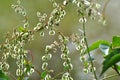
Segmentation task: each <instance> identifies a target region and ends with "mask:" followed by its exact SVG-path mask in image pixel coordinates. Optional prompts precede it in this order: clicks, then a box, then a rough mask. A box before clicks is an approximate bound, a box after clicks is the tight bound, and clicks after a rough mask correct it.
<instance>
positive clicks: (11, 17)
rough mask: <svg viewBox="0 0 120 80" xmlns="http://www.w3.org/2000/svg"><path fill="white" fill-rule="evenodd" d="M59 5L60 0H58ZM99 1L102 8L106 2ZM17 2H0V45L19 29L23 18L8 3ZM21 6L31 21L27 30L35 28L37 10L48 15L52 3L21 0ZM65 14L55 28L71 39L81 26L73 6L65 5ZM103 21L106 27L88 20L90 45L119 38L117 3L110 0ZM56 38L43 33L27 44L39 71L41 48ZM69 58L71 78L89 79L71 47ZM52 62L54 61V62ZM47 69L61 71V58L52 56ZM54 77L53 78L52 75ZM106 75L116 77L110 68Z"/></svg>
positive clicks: (36, 78)
mask: <svg viewBox="0 0 120 80" xmlns="http://www.w3.org/2000/svg"><path fill="white" fill-rule="evenodd" d="M57 1H58V2H60V3H62V1H63V0H57ZM96 1H98V2H99V3H100V4H101V5H102V7H101V10H102V8H103V5H104V4H105V1H106V0H96ZM14 3H16V0H1V1H0V43H3V42H4V40H5V38H4V36H5V34H6V33H7V32H8V31H10V32H12V30H13V28H16V27H19V26H22V18H21V16H19V15H18V14H16V13H15V12H14V10H12V9H11V4H14ZM22 5H23V6H24V8H25V9H26V11H27V14H28V19H29V22H30V28H33V27H35V26H36V24H37V22H38V18H37V16H36V12H37V11H40V12H42V13H47V14H50V12H51V11H52V9H53V8H52V3H50V2H49V0H23V1H22ZM66 12H67V15H66V16H65V18H64V19H63V20H62V21H61V23H60V26H59V27H57V29H58V30H59V31H61V32H62V33H64V35H67V36H70V35H71V34H72V33H76V32H78V33H79V31H78V28H82V26H81V25H80V23H79V22H78V20H79V16H78V15H77V10H76V9H75V7H74V6H73V5H68V7H67V8H66ZM106 20H107V24H106V25H105V26H103V25H102V23H99V22H98V19H96V20H95V21H91V20H89V19H88V22H87V25H86V29H87V36H88V42H89V44H91V43H92V42H94V41H96V40H99V39H104V40H108V41H111V39H112V36H114V35H120V0H111V1H110V3H109V4H108V6H107V8H106ZM55 39H57V36H48V32H46V34H45V37H40V36H39V34H36V36H35V39H34V41H32V42H31V43H29V44H26V49H29V50H31V51H32V52H33V56H34V62H33V64H34V65H35V66H36V68H37V69H38V70H40V71H41V63H42V62H41V56H42V55H43V54H44V48H45V45H46V44H51V43H52V42H53V41H54V40H55ZM70 48H71V54H70V57H71V58H72V63H73V65H74V70H73V71H72V76H73V77H74V80H92V79H90V78H89V77H90V75H86V74H84V73H83V71H82V68H83V64H82V63H80V61H79V57H78V56H79V55H78V54H76V53H77V52H75V51H74V48H73V47H72V46H71V45H70ZM58 53H59V52H58ZM94 53H99V54H95V59H96V61H95V66H96V67H97V73H98V74H99V73H100V71H101V67H102V65H101V63H102V61H103V58H102V56H101V53H100V51H99V50H97V51H96V52H94ZM98 56H99V57H98ZM53 61H54V62H53ZM9 62H10V63H11V68H10V70H11V71H10V72H11V73H13V74H15V70H14V68H15V65H12V64H14V63H13V62H14V61H13V60H11V61H9ZM50 64H51V65H50V68H53V69H55V72H54V74H56V73H59V72H60V71H62V62H61V60H60V55H58V54H55V55H54V58H53V59H52V61H51V62H50ZM54 74H53V75H54ZM107 74H115V72H114V71H113V70H111V69H109V70H108V71H107ZM39 79H40V78H39V76H38V74H37V73H35V74H33V75H32V76H31V80H39ZM107 80H120V78H119V77H115V78H110V79H107Z"/></svg>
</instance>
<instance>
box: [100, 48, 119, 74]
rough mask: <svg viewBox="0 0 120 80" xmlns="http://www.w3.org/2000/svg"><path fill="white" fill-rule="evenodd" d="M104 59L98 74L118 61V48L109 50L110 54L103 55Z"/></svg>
mask: <svg viewBox="0 0 120 80" xmlns="http://www.w3.org/2000/svg"><path fill="white" fill-rule="evenodd" d="M105 58H106V59H105V60H104V62H103V68H102V72H101V74H100V76H101V75H102V74H103V73H104V72H105V71H106V70H108V69H109V68H110V67H112V66H113V65H115V64H116V63H117V62H119V61H120V49H114V50H112V51H111V52H110V54H109V55H108V56H107V57H105Z"/></svg>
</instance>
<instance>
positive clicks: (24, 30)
mask: <svg viewBox="0 0 120 80" xmlns="http://www.w3.org/2000/svg"><path fill="white" fill-rule="evenodd" d="M19 31H20V32H27V30H26V29H25V28H24V27H19Z"/></svg>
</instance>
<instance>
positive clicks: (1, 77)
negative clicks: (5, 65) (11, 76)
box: [0, 70, 8, 80]
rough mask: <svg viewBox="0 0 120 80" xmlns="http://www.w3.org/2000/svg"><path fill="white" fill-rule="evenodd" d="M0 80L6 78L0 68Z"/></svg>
mask: <svg viewBox="0 0 120 80" xmlns="http://www.w3.org/2000/svg"><path fill="white" fill-rule="evenodd" d="M0 80H8V77H7V75H6V74H5V73H4V72H3V71H2V70H0Z"/></svg>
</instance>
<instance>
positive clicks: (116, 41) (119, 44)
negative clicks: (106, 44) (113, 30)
mask: <svg viewBox="0 0 120 80" xmlns="http://www.w3.org/2000/svg"><path fill="white" fill-rule="evenodd" d="M112 48H120V36H113V38H112Z"/></svg>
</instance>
